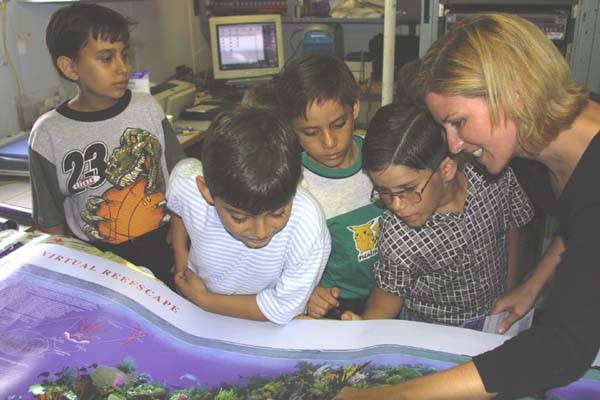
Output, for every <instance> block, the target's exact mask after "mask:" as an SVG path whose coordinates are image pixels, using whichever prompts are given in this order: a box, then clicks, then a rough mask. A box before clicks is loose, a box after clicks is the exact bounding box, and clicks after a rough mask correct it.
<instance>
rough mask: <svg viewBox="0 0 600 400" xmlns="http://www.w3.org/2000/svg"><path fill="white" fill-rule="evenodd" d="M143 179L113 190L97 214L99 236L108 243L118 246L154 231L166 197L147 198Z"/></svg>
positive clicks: (161, 217) (108, 193)
mask: <svg viewBox="0 0 600 400" xmlns="http://www.w3.org/2000/svg"><path fill="white" fill-rule="evenodd" d="M146 183H147V182H146V179H145V178H141V179H139V180H138V181H137V182H135V183H134V184H133V185H131V186H128V187H126V188H124V189H117V188H112V189H110V190H108V191H107V192H106V193H104V196H103V197H104V199H105V200H106V201H105V202H104V203H102V204H101V205H100V206H99V207H98V210H97V211H96V215H97V216H98V217H100V218H102V219H101V220H100V221H99V222H98V232H99V234H100V236H102V237H103V238H104V240H105V241H106V242H109V243H121V242H124V241H127V240H130V239H133V238H135V237H138V236H141V235H143V234H145V233H147V232H150V231H153V230H154V229H157V228H158V227H159V226H160V224H161V222H162V220H163V218H164V216H165V213H164V207H163V206H164V205H165V204H166V200H165V196H164V194H162V193H153V194H150V195H146V194H145V193H144V188H145V186H146Z"/></svg>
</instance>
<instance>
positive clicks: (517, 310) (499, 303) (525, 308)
mask: <svg viewBox="0 0 600 400" xmlns="http://www.w3.org/2000/svg"><path fill="white" fill-rule="evenodd" d="M536 294H537V293H536V292H535V291H533V290H530V289H529V287H528V286H527V284H523V285H520V286H517V287H516V288H515V289H513V290H511V291H510V292H508V293H505V294H504V295H503V296H500V297H498V298H496V299H495V300H494V302H493V303H492V310H491V311H490V314H492V315H493V314H498V313H500V312H502V311H507V312H508V313H509V314H508V316H507V317H506V318H504V321H502V323H501V324H500V327H499V328H498V333H504V332H506V331H507V330H508V329H510V327H511V326H512V325H513V324H514V323H515V322H517V321H518V320H520V319H521V318H522V317H523V316H524V315H525V314H527V313H528V312H529V310H531V308H532V307H533V303H534V302H535V298H536Z"/></svg>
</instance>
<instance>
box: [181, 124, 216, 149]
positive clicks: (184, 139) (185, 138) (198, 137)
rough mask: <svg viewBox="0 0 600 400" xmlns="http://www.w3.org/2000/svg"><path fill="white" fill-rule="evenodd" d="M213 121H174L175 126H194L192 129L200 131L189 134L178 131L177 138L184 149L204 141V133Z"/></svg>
mask: <svg viewBox="0 0 600 400" xmlns="http://www.w3.org/2000/svg"><path fill="white" fill-rule="evenodd" d="M210 122H211V121H192V120H181V119H180V120H177V121H175V122H174V123H173V126H174V127H175V128H187V127H189V128H192V129H191V130H194V131H198V132H194V133H189V134H183V133H178V134H177V140H179V143H181V147H183V149H184V150H186V149H188V148H189V147H191V146H192V145H194V144H196V143H198V142H200V141H202V137H203V136H204V133H205V132H206V130H207V129H208V126H209V125H210Z"/></svg>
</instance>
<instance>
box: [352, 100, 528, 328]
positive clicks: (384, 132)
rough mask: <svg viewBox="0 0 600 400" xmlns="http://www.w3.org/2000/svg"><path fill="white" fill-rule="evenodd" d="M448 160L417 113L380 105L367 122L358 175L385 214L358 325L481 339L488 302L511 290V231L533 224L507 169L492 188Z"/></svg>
mask: <svg viewBox="0 0 600 400" xmlns="http://www.w3.org/2000/svg"><path fill="white" fill-rule="evenodd" d="M448 154H449V153H448V148H447V145H446V143H445V141H444V138H443V132H442V130H441V128H440V127H439V126H438V125H436V124H435V122H434V121H433V120H432V119H431V117H430V116H429V114H427V113H426V112H423V111H421V110H418V109H416V108H414V107H411V106H405V105H398V104H390V105H387V106H385V107H382V108H381V109H380V110H379V111H378V112H377V113H376V114H375V116H374V117H373V119H372V121H371V123H370V125H369V128H368V130H367V136H366V139H365V143H364V146H363V168H364V169H365V170H366V171H367V173H368V174H369V177H370V178H371V180H372V181H373V185H374V189H373V192H372V196H371V198H372V200H373V201H376V202H377V201H380V202H381V203H383V205H385V208H386V209H387V210H386V212H385V213H384V215H383V216H382V218H381V223H380V231H379V237H378V248H379V260H378V262H376V263H375V284H376V287H375V289H373V291H372V292H371V295H370V297H369V301H368V302H367V307H366V310H365V312H364V313H363V314H362V318H364V319H382V318H396V317H398V318H400V319H408V320H417V321H423V322H434V323H439V324H446V325H454V326H463V327H468V328H473V329H478V330H481V328H482V327H483V320H484V319H485V316H486V315H487V314H488V312H489V310H490V309H491V306H492V302H493V300H494V299H495V298H496V297H498V296H500V295H501V294H503V293H504V292H505V291H506V290H507V289H510V288H511V287H512V286H514V285H515V283H516V282H515V278H514V276H515V275H516V271H517V238H518V234H517V232H518V231H517V229H518V227H520V226H522V225H524V224H526V223H527V222H528V221H529V220H530V219H531V218H532V216H533V209H532V207H531V205H530V203H529V201H528V199H527V197H526V196H525V194H524V192H523V190H522V189H521V187H520V186H519V184H518V182H517V180H516V178H515V175H514V174H513V173H512V171H511V170H510V169H509V168H507V169H506V170H505V171H504V173H502V174H501V175H500V176H499V177H495V179H494V178H492V177H489V176H486V175H484V174H483V173H482V172H481V171H480V170H477V169H476V167H475V166H474V165H472V164H470V163H466V164H465V166H464V169H462V168H459V165H458V163H457V161H456V160H455V159H453V158H451V157H449V156H448ZM357 318H359V317H358V316H357V315H355V314H351V313H345V314H344V315H343V319H357Z"/></svg>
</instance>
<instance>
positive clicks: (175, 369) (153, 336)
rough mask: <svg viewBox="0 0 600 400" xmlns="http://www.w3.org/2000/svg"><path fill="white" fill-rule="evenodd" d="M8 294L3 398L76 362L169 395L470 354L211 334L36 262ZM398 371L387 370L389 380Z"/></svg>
mask: <svg viewBox="0 0 600 400" xmlns="http://www.w3.org/2000/svg"><path fill="white" fill-rule="evenodd" d="M0 298H2V303H1V304H0V398H1V399H5V398H6V399H30V398H35V396H34V395H33V393H34V392H35V385H40V384H43V383H44V382H45V381H48V380H53V379H54V380H56V379H57V377H62V376H63V375H61V374H64V371H67V370H69V369H71V370H76V371H83V372H81V373H82V374H83V373H88V372H92V371H94V372H95V373H94V374H90V375H91V376H93V379H94V382H95V383H96V384H97V386H99V387H100V386H102V385H105V386H106V385H108V387H111V386H112V387H118V386H119V385H124V384H125V383H124V380H125V379H129V377H130V376H131V375H132V374H125V373H123V372H122V371H126V370H127V368H129V369H131V368H132V367H133V368H134V369H135V371H136V373H137V374H138V375H142V374H143V375H144V377H145V381H146V382H149V383H160V384H161V385H163V386H164V387H166V388H168V393H169V394H170V393H174V392H176V391H177V390H181V389H189V388H202V389H203V390H213V392H214V393H219V392H220V391H221V390H226V389H227V388H230V387H232V385H238V386H248V385H251V384H252V382H255V381H256V380H257V379H263V380H265V381H269V380H271V379H279V378H280V377H282V376H284V377H285V376H287V375H288V374H293V373H295V372H297V371H298V369H299V365H302V363H304V364H303V365H306V364H309V365H310V366H312V369H311V373H312V374H313V377H314V376H317V375H318V376H319V377H323V376H324V377H325V378H326V379H328V382H333V383H334V384H338V385H341V384H346V383H351V381H350V380H345V381H343V382H342V380H341V379H342V377H344V376H346V375H348V376H350V375H349V372H348V371H350V372H352V373H353V374H354V375H353V378H356V377H358V376H359V375H360V374H358V373H356V371H355V369H356V368H355V369H354V370H353V369H352V368H350V366H363V367H364V366H365V365H368V368H371V367H376V366H384V367H385V368H388V366H395V367H398V366H408V367H410V368H411V370H410V371H408V372H409V373H412V374H416V373H420V374H424V373H428V372H433V371H436V370H440V369H445V368H448V367H451V366H453V365H456V364H458V363H461V362H464V361H465V360H467V359H468V357H465V356H460V355H453V354H449V353H444V352H438V351H430V350H426V349H420V348H412V347H406V346H391V345H389V346H387V345H386V346H377V347H374V348H368V349H362V350H347V351H339V350H338V351H318V350H311V351H308V350H276V349H272V348H265V347H254V346H248V345H238V344H235V343H227V342H222V341H218V340H214V339H204V338H201V337H197V336H193V335H190V334H188V333H186V332H183V331H181V330H180V329H179V328H178V327H175V326H173V325H172V324H170V323H168V322H166V321H165V320H163V319H161V318H160V317H158V316H157V315H155V314H153V313H151V312H149V311H148V310H147V309H146V308H144V307H142V306H141V305H139V304H137V303H136V302H134V301H132V300H130V299H129V298H127V297H126V296H123V295H121V294H119V293H117V292H115V291H114V290H112V289H108V288H106V287H103V286H100V285H97V284H94V283H90V282H87V281H84V280H81V279H78V278H75V277H71V276H67V275H62V274H59V273H56V272H52V271H50V270H48V269H44V268H40V267H36V266H33V265H24V266H22V267H21V268H19V269H17V270H15V271H13V272H12V273H10V274H7V275H5V276H3V277H2V279H0ZM199 323H202V322H201V321H200V322H199ZM299 334H301V332H299ZM125 367H127V368H125ZM344 368H345V369H344ZM365 368H367V367H365ZM388 369H389V368H388ZM100 372H101V373H100ZM78 373H79V372H78ZM377 373H379V372H378V371H377V372H372V373H371V377H373V376H375V375H377ZM397 376H398V375H397V374H396V375H393V374H392V376H391V377H390V376H387V377H386V378H385V380H383V381H382V383H390V382H393V379H394V378H397ZM344 379H345V378H344ZM398 379H400V378H398ZM98 382H99V383H98ZM42 386H43V385H42ZM265 386H268V384H265ZM271 386H273V387H276V386H275V385H271ZM271 386H268V387H269V388H270V387H271ZM261 390H262V389H261ZM269 390H271V389H269ZM273 390H274V389H273ZM303 390H304V389H303ZM306 390H307V391H308V389H306ZM260 393H262V392H260ZM132 398H133V397H132ZM210 398H214V397H210ZM306 398H311V397H306ZM315 398H319V397H318V396H317V397H315ZM538 398H539V397H538ZM546 398H562V399H572V400H579V399H582V400H583V399H590V398H600V384H599V382H598V378H597V376H596V375H594V374H588V376H586V378H585V379H581V380H579V381H578V382H575V383H574V384H572V385H570V386H568V387H567V388H559V389H554V390H553V391H551V392H549V393H548V394H547V397H546Z"/></svg>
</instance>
